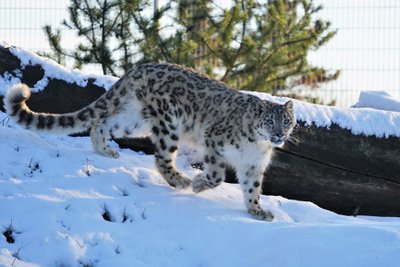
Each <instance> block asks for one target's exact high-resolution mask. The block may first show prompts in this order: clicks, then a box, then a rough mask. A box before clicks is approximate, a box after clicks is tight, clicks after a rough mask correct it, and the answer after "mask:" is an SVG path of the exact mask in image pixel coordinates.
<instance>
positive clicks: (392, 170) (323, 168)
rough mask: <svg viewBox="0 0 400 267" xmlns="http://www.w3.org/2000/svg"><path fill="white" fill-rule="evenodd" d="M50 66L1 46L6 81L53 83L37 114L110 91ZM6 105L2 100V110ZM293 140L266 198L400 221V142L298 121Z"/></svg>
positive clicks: (138, 142)
mask: <svg viewBox="0 0 400 267" xmlns="http://www.w3.org/2000/svg"><path fill="white" fill-rule="evenodd" d="M25 56H29V55H25ZM38 62H39V63H38ZM45 64H46V63H41V61H38V60H31V61H28V63H26V60H24V62H22V60H21V58H20V56H16V55H15V52H14V51H13V48H12V47H9V46H6V45H0V75H2V79H3V80H10V77H14V78H18V79H20V81H21V82H24V83H26V84H28V85H29V86H30V87H34V86H35V85H36V86H37V84H38V82H39V81H43V79H44V78H45V79H46V80H47V81H48V82H47V83H46V85H45V86H44V87H43V88H42V89H43V90H41V91H39V92H36V93H33V95H32V97H31V99H29V101H28V105H29V106H30V107H31V109H32V110H35V111H42V112H56V113H64V112H71V111H75V110H78V109H79V108H81V107H83V106H85V105H87V104H88V103H90V102H92V101H93V100H94V99H96V98H97V97H99V96H100V95H101V94H102V93H104V92H105V90H106V89H105V86H101V85H98V83H97V81H96V78H90V77H89V78H87V81H86V83H85V84H84V85H82V84H77V83H74V82H71V79H66V78H65V77H68V75H69V74H68V73H66V74H64V75H62V76H61V77H62V78H59V77H50V76H46V75H48V74H47V73H46V71H45V69H46V66H45ZM52 64H54V63H52ZM72 80H73V79H72ZM1 102H2V96H1V97H0V104H1V106H0V108H1V109H2V108H3V107H2V106H3V105H2V103H1ZM366 112H367V111H366ZM293 135H294V137H295V139H298V140H299V142H298V144H293V143H287V144H286V145H285V147H283V148H280V149H276V153H275V157H274V160H273V163H272V165H271V166H270V168H269V169H268V171H267V172H266V174H265V176H266V177H265V179H264V184H263V193H264V194H267V195H280V196H283V197H286V198H291V199H298V200H306V201H311V202H313V203H315V204H317V205H319V206H321V207H323V208H326V209H329V210H332V211H334V212H337V213H341V214H346V215H378V216H400V138H399V137H396V136H389V137H387V138H378V137H376V136H365V135H362V134H359V135H355V134H353V133H352V132H351V131H350V130H348V129H343V128H341V127H340V126H339V125H336V124H332V125H330V127H329V129H328V128H327V127H318V126H316V125H315V124H311V125H305V123H304V122H302V121H298V127H297V129H296V131H295V133H294V134H293ZM116 142H117V143H118V144H119V145H120V146H122V147H128V148H131V149H134V150H140V151H144V152H146V153H152V152H153V147H152V144H151V142H150V141H149V140H148V139H147V140H146V139H145V140H143V139H119V140H116ZM233 167H234V166H233ZM235 179H236V177H235V172H234V170H233V169H229V170H227V172H226V181H227V182H234V181H235Z"/></svg>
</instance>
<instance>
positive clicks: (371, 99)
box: [353, 91, 400, 112]
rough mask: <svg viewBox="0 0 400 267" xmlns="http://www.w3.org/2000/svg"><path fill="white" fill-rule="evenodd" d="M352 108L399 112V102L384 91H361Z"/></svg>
mask: <svg viewBox="0 0 400 267" xmlns="http://www.w3.org/2000/svg"><path fill="white" fill-rule="evenodd" d="M353 107H354V108H374V109H379V110H387V111H396V112H400V101H399V100H397V99H395V98H393V97H392V96H391V95H390V94H388V93H387V92H385V91H362V92H361V93H360V97H359V99H358V102H357V103H356V104H355V105H353Z"/></svg>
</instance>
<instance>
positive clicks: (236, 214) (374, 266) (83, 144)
mask: <svg viewBox="0 0 400 267" xmlns="http://www.w3.org/2000/svg"><path fill="white" fill-rule="evenodd" d="M13 53H14V54H15V55H17V56H18V57H19V58H20V59H21V61H22V62H23V64H25V65H32V64H40V65H42V66H43V67H44V70H45V77H44V78H43V79H42V80H41V81H39V82H38V83H37V84H36V85H35V86H34V88H33V89H34V90H41V89H43V87H45V86H46V84H47V78H54V77H57V78H60V79H65V80H67V81H70V82H74V83H78V84H80V85H82V86H84V85H85V83H87V81H88V79H89V78H92V79H95V80H96V83H97V84H99V85H101V86H105V87H106V88H109V87H110V86H111V84H112V83H113V82H115V80H116V79H115V78H113V77H104V76H99V77H95V76H90V75H89V76H88V75H84V74H82V73H80V72H78V71H76V70H73V71H71V70H68V69H65V68H62V67H60V66H58V65H56V64H55V63H54V62H52V61H48V60H46V59H44V58H41V57H37V56H36V55H34V54H32V53H29V52H27V51H24V50H22V49H18V48H14V49H13ZM18 75H20V74H18V73H13V74H11V73H6V74H5V75H3V77H0V94H3V93H4V92H5V90H6V89H8V88H9V87H11V85H12V84H15V83H18V82H20V80H19V78H18ZM254 94H256V95H258V96H259V97H261V98H264V99H271V100H273V101H278V102H279V101H281V102H283V101H286V99H284V98H274V97H272V96H270V95H268V94H257V93H254ZM295 112H296V116H297V118H298V119H299V120H301V121H303V122H305V123H306V124H316V125H318V126H323V127H329V126H330V125H331V124H332V123H336V124H338V125H340V126H342V127H344V128H347V129H350V130H351V131H353V133H355V134H365V135H375V136H379V137H387V136H398V137H400V113H398V112H388V111H380V110H374V109H354V108H353V109H340V108H332V107H324V106H319V105H311V104H306V103H304V102H300V101H296V102H295ZM0 141H1V142H0V229H1V231H0V233H2V234H0V265H1V266H30V267H32V266H44V267H47V266H49V267H53V266H55V267H74V266H80V267H83V266H86V267H92V266H93V267H94V266H96V267H97V266H107V267H109V266H128V267H130V266H146V267H147V266H155V267H158V266H160V267H167V266H171V267H180V266H183V267H191V266H196V267H200V266H204V267H208V266H210V267H212V266H218V267H220V266H230V267H234V266H240V267H244V266H245V267H252V266H269V267H275V266H276V267H278V266H279V267H291V266H293V267H313V266H315V267H321V266H324V267H329V266H332V267H358V266H359V267H378V266H379V267H380V266H382V267H398V266H400V218H380V217H357V218H354V217H348V216H341V215H337V214H335V213H332V212H329V211H326V210H323V209H321V208H319V207H317V206H316V205H314V204H312V203H309V202H300V201H294V200H288V199H284V198H282V197H271V196H268V197H266V196H263V197H262V206H263V207H264V208H266V209H270V210H272V211H273V212H274V214H275V216H276V219H275V220H274V221H273V222H272V223H266V222H262V221H256V220H254V219H252V218H251V217H250V216H249V215H248V214H247V213H246V211H245V208H244V204H243V203H242V193H241V190H240V188H239V187H238V185H231V184H222V185H221V186H220V187H218V188H216V189H214V190H210V191H207V192H204V193H201V194H198V195H196V194H194V193H193V192H191V190H189V189H188V190H183V191H176V190H174V189H173V188H170V187H169V186H168V185H167V184H166V183H165V182H164V180H163V179H162V178H161V176H160V174H159V173H158V172H157V171H156V170H155V166H154V163H153V157H152V156H148V155H144V154H141V153H136V152H133V151H130V150H119V153H120V155H121V156H120V158H119V159H110V158H105V157H102V156H100V155H97V154H95V153H94V152H93V150H92V147H91V142H90V140H89V138H87V137H80V138H72V137H60V136H51V135H39V134H37V133H34V132H30V131H26V130H22V129H20V128H19V127H17V126H15V125H14V124H13V123H12V122H10V121H8V119H7V117H6V116H5V114H4V113H0ZM192 156H193V155H186V154H180V155H179V157H178V166H179V167H180V169H181V170H182V171H184V172H185V173H186V174H188V175H189V176H193V175H195V174H196V173H197V172H199V170H195V169H193V168H192V167H191V165H190V158H191V157H192Z"/></svg>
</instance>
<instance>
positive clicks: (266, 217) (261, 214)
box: [248, 207, 274, 222]
mask: <svg viewBox="0 0 400 267" xmlns="http://www.w3.org/2000/svg"><path fill="white" fill-rule="evenodd" d="M248 212H249V213H250V215H251V216H252V217H253V218H254V219H257V220H262V221H267V222H271V221H272V220H273V219H274V215H273V214H272V212H271V211H269V210H263V209H262V208H261V207H255V208H250V209H249V210H248Z"/></svg>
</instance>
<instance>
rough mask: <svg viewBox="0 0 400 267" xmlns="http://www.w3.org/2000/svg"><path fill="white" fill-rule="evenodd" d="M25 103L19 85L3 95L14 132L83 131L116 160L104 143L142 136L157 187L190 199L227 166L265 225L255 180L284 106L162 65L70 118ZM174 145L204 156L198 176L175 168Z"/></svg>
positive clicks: (287, 119)
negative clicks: (189, 191)
mask: <svg viewBox="0 0 400 267" xmlns="http://www.w3.org/2000/svg"><path fill="white" fill-rule="evenodd" d="M29 96H30V90H29V88H28V87H27V86H26V85H23V84H19V85H16V86H14V87H12V88H11V89H10V90H9V91H8V92H7V94H6V96H5V108H6V110H7V113H8V114H9V116H10V117H11V118H13V119H14V120H15V121H16V122H18V124H20V125H21V126H23V127H25V128H27V129H32V130H37V131H45V132H51V133H59V134H71V133H76V132H81V131H85V130H87V129H90V136H91V140H92V143H93V147H94V149H95V150H96V151H97V152H98V153H100V154H103V155H106V156H111V157H118V153H117V151H115V150H113V149H112V148H110V146H109V145H108V140H109V139H111V138H114V137H139V136H150V138H151V140H152V142H153V143H154V145H155V148H156V149H155V159H156V166H157V168H158V170H159V171H160V173H161V174H162V175H163V177H164V178H165V180H166V181H167V182H168V183H169V184H170V185H171V186H174V187H177V188H186V187H188V186H190V185H191V186H192V188H193V190H194V192H201V191H203V190H206V189H209V188H213V187H216V186H218V185H219V184H221V182H222V181H223V180H224V173H225V168H226V166H228V165H230V166H234V168H235V169H236V171H237V174H238V177H239V181H240V184H241V186H242V188H243V192H244V197H245V203H246V206H247V209H248V212H249V213H250V214H251V215H252V216H254V217H255V218H258V219H263V220H272V219H273V215H272V213H271V212H269V211H265V210H263V209H262V208H261V206H260V192H261V187H262V177H263V173H264V171H265V170H266V168H267V166H268V165H269V163H270V161H271V154H272V151H273V146H280V145H282V144H283V142H284V141H285V140H286V139H287V138H288V137H289V135H290V133H291V132H292V129H293V127H294V124H295V119H294V116H293V111H292V102H291V101H289V102H287V103H286V104H284V105H279V104H276V103H272V102H268V101H264V100H261V99H259V98H258V97H255V96H252V95H249V94H244V93H241V92H239V91H236V90H233V89H230V88H228V87H227V86H226V85H225V84H223V83H221V82H217V81H215V80H212V79H209V78H207V77H205V76H203V75H200V74H197V73H195V72H193V71H191V70H188V69H185V68H182V67H180V66H176V65H170V64H146V65H141V66H139V67H137V68H135V69H132V70H131V71H129V72H128V73H126V74H125V75H124V76H123V77H122V78H121V79H120V80H119V81H118V82H116V83H115V84H114V86H113V87H112V88H111V89H110V90H109V91H108V92H106V93H105V94H104V95H102V96H101V97H100V98H98V99H97V100H96V101H94V102H93V103H91V104H89V105H88V106H86V107H84V108H82V109H81V110H78V111H76V112H72V113H67V114H48V113H37V112H33V111H31V110H30V109H29V108H28V106H27V105H26V103H25V102H26V100H27V99H28V98H29ZM180 142H190V143H195V144H197V145H198V146H200V147H201V148H203V150H204V166H205V168H204V172H203V173H201V174H199V175H197V176H195V177H194V178H193V180H192V181H191V180H190V179H189V177H187V176H186V175H184V174H183V173H182V172H180V171H179V170H177V169H176V167H175V158H176V151H177V149H178V144H179V143H180Z"/></svg>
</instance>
